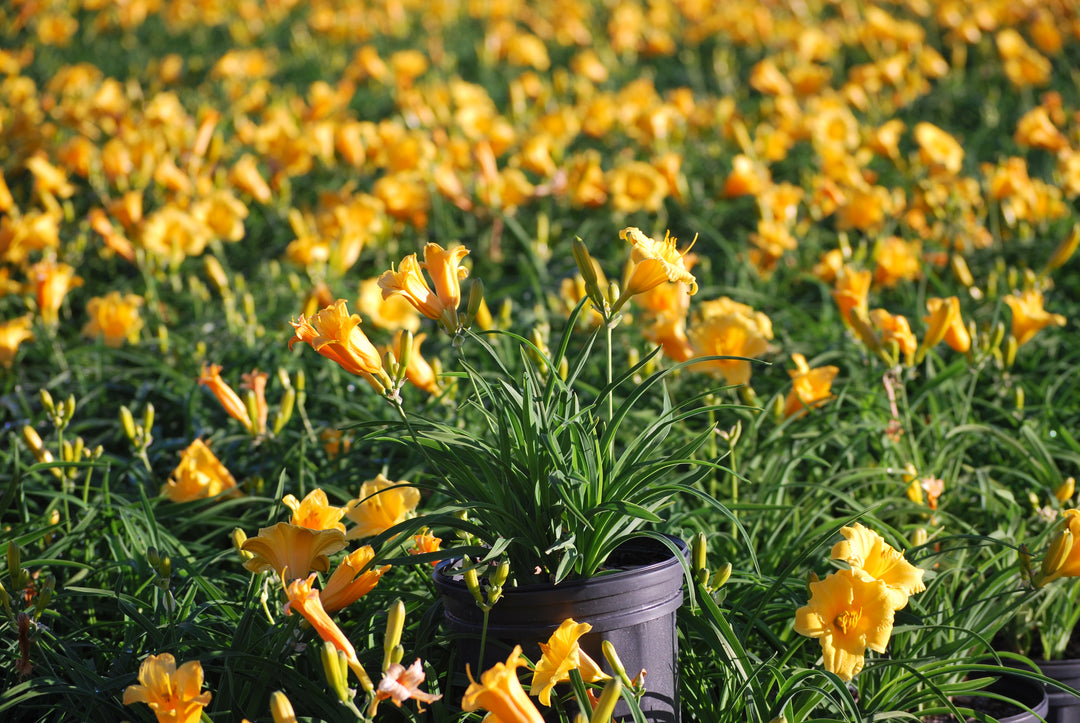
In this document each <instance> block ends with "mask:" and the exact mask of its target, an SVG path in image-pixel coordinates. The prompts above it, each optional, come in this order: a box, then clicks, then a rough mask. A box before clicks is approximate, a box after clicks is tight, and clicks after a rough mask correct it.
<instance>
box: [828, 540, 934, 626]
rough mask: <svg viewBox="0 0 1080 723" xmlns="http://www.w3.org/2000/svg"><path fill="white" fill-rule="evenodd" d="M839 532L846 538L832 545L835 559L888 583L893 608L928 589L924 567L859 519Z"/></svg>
mask: <svg viewBox="0 0 1080 723" xmlns="http://www.w3.org/2000/svg"><path fill="white" fill-rule="evenodd" d="M840 534H841V535H843V536H844V538H845V539H844V540H842V541H841V542H838V543H836V544H835V545H833V548H832V559H834V560H843V561H844V562H846V563H847V564H848V565H851V567H853V568H858V569H860V570H862V571H863V572H865V573H866V574H867V575H869V576H870V577H872V578H874V579H875V580H881V581H882V582H883V583H885V586H886V587H887V588H888V589H889V599H890V600H891V601H892V604H893V609H894V610H901V609H903V608H904V606H905V605H907V602H908V596H910V595H914V594H915V593H917V592H922V591H923V590H925V589H926V586H925V585H924V584H923V581H922V576H923V570H922V569H920V568H918V567H915V566H914V565H912V564H911V563H910V562H908V561H907V560H905V559H904V554H903V553H902V552H900V551H898V550H896V549H895V548H893V547H892V546H891V545H890V544H889V543H887V542H885V539H884V538H883V537H882V536H881V535H879V534H878V533H876V532H874V531H873V530H871V529H868V528H866V527H864V526H863V525H861V524H860V523H858V522H856V523H855V524H854V525H852V526H850V527H844V528H843V529H841V530H840Z"/></svg>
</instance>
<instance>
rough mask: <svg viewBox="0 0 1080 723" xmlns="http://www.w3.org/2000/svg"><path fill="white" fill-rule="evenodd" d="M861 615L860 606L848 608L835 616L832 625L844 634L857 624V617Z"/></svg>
mask: <svg viewBox="0 0 1080 723" xmlns="http://www.w3.org/2000/svg"><path fill="white" fill-rule="evenodd" d="M861 617H862V608H848V609H847V610H845V611H843V612H842V613H840V614H839V615H837V616H836V618H835V619H834V620H833V625H834V626H835V627H837V628H839V629H840V632H842V633H843V634H844V635H847V634H848V633H850V632H851V631H852V630H854V629H855V626H856V625H858V624H859V618H861Z"/></svg>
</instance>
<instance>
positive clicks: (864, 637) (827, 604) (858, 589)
mask: <svg viewBox="0 0 1080 723" xmlns="http://www.w3.org/2000/svg"><path fill="white" fill-rule="evenodd" d="M840 532H841V534H843V536H844V540H842V541H841V542H838V543H836V545H834V546H833V549H832V559H834V560H840V561H842V562H845V563H847V565H848V566H849V567H848V568H847V569H843V570H838V571H836V572H833V573H830V574H829V575H828V576H827V577H826V578H825V579H824V580H821V581H814V582H811V583H810V602H809V603H808V604H807V605H805V606H803V607H801V608H799V609H798V610H797V611H796V613H795V631H796V632H797V633H799V634H800V635H806V636H807V637H811V638H817V639H818V641H819V642H820V644H821V653H822V660H823V665H824V666H825V670H827V671H829V672H830V673H835V674H836V675H838V676H839V677H840V678H841V680H845V681H847V680H851V679H852V678H853V677H855V676H856V675H858V673H859V671H861V670H862V669H863V665H864V664H865V654H866V650H867V648H869V649H870V650H873V651H875V652H878V653H884V652H885V648H886V646H888V644H889V638H890V637H891V636H892V628H893V614H894V612H895V611H897V610H902V609H903V608H904V607H906V606H907V603H908V597H909V596H911V595H914V594H915V593H918V592H922V591H923V590H925V589H926V587H925V585H923V582H922V576H923V571H922V570H921V569H919V568H917V567H915V566H914V565H912V564H911V563H910V562H908V561H907V560H905V559H904V555H903V553H901V552H899V551H898V550H896V549H894V548H893V547H892V546H890V545H889V544H888V543H887V542H885V540H884V539H882V537H881V535H879V534H878V533H876V532H874V531H873V530H870V529H868V528H866V527H864V526H863V525H861V524H860V523H855V524H854V525H852V526H850V527H844V528H843V529H842V530H840Z"/></svg>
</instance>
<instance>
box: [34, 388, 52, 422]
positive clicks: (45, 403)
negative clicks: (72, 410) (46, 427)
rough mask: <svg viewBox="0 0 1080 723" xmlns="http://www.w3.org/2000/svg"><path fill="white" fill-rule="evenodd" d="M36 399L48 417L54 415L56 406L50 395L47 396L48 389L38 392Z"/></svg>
mask: <svg viewBox="0 0 1080 723" xmlns="http://www.w3.org/2000/svg"><path fill="white" fill-rule="evenodd" d="M38 398H39V399H41V406H42V407H44V408H45V411H46V412H47V413H48V414H49V415H50V416H52V415H55V414H56V404H55V403H54V402H53V398H52V395H51V394H49V390H48V389H41V390H40V391H39V392H38Z"/></svg>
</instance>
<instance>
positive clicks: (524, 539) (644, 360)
mask: <svg viewBox="0 0 1080 723" xmlns="http://www.w3.org/2000/svg"><path fill="white" fill-rule="evenodd" d="M620 236H621V237H622V238H623V239H625V240H626V241H629V242H630V243H631V244H632V250H631V260H630V263H629V265H628V270H627V271H626V274H625V276H624V281H623V283H622V284H621V288H619V287H618V286H616V285H608V284H606V283H605V282H604V281H603V274H602V272H601V271H600V269H599V265H598V264H597V262H596V261H595V260H594V259H593V258H592V257H591V256H590V254H589V252H588V250H587V249H586V247H585V244H584V243H583V242H582V241H581V240H580V239H579V240H577V241H576V242H575V244H574V256H575V261H576V262H577V266H578V269H579V271H580V274H581V281H582V282H583V283H582V286H583V289H584V294H583V295H582V298H581V299H580V300H579V301H578V303H577V304H576V306H575V307H574V309H573V311H572V312H571V314H570V316H569V319H568V320H567V323H566V326H565V329H564V331H563V333H562V334H561V336H560V337H559V338H558V341H557V343H554V344H552V345H551V347H550V348H548V347H547V345H546V344H544V343H543V342H542V341H541V340H536V341H532V340H530V339H527V338H526V337H524V336H521V335H519V334H516V333H514V332H511V331H506V330H488V331H481V332H477V331H475V330H474V329H472V328H471V326H472V323H473V321H474V319H475V318H476V315H477V312H478V310H479V309H480V308H481V302H482V293H483V291H482V285H481V284H480V283H479V282H478V281H476V280H472V281H471V288H470V290H469V298H468V301H467V304H466V307H465V309H464V310H461V309H459V307H460V305H461V301H462V290H461V282H462V281H463V280H464V279H465V278H466V276H467V272H466V270H465V269H464V268H463V267H462V266H461V265H460V263H461V260H462V259H463V258H464V257H465V256H466V255H467V254H468V250H467V249H465V248H464V247H461V246H457V247H454V248H451V249H443V248H442V247H440V246H438V245H437V244H428V245H427V248H426V249H425V252H424V257H425V261H424V263H423V264H421V263H420V262H419V260H418V259H417V257H416V255H415V254H412V255H409V256H406V257H405V258H404V259H403V260H402V261H401V263H400V264H398V265H397V267H396V268H395V269H391V270H389V271H387V272H385V273H384V274H383V275H382V276H381V277H380V279H379V286H380V287H381V288H382V292H383V296H384V298H389V297H392V296H400V297H402V298H404V299H406V300H407V301H409V302H410V303H411V304H412V305H413V306H414V307H415V308H416V309H417V310H418V311H419V312H420V313H421V314H423V315H424V316H426V317H428V318H430V319H433V320H435V321H437V322H439V324H440V325H441V326H442V327H443V329H445V331H446V332H447V333H449V334H450V335H451V337H452V339H453V346H454V348H455V349H457V350H458V358H457V362H456V363H457V370H455V371H454V372H453V375H454V377H455V378H456V381H457V384H456V386H457V388H456V390H455V407H454V410H453V416H452V418H451V419H449V420H444V419H437V418H435V417H434V416H432V415H430V414H424V413H420V412H417V411H416V410H415V409H413V408H412V406H411V405H410V404H409V402H408V401H407V400H404V399H403V398H402V395H401V393H400V392H401V389H402V385H403V382H404V380H405V378H406V375H407V371H408V369H409V364H410V361H411V359H410V354H411V350H412V348H413V347H412V342H411V339H409V336H408V335H407V334H406V335H404V337H403V338H402V340H401V343H400V345H399V347H398V348H397V349H396V350H395V351H396V353H392V354H390V355H387V357H386V359H385V361H384V359H383V358H382V357H380V355H379V354H378V353H377V352H376V350H375V347H374V346H373V345H372V344H371V342H370V341H368V340H367V338H366V336H365V335H364V334H363V333H362V332H361V331H360V329H359V327H358V325H359V322H360V319H359V317H358V316H356V315H351V316H350V315H348V313H347V310H346V309H345V307H344V302H338V305H335V306H331V307H328V308H326V309H324V310H323V311H321V312H319V313H318V314H316V315H315V316H314V317H313V318H311V319H310V320H306V319H304V318H303V317H301V318H300V319H299V321H298V322H295V323H294V327H295V328H296V338H295V339H294V341H304V342H307V343H310V344H311V346H312V347H313V348H315V349H316V350H317V351H319V352H320V353H321V354H323V355H324V356H327V357H328V358H330V359H333V360H334V361H336V362H337V363H339V364H340V365H341V366H342V367H344V368H345V369H347V370H348V371H350V372H352V373H354V374H358V375H360V376H362V377H364V378H365V379H366V380H367V381H368V382H369V383H370V384H371V385H372V387H373V388H375V389H376V391H378V392H379V393H380V394H381V395H382V396H384V397H385V398H386V399H387V400H388V401H389V402H390V403H391V406H392V407H393V408H394V409H395V410H396V412H397V417H396V419H395V420H392V421H390V422H386V423H379V424H376V425H366V426H369V427H370V426H375V427H376V429H375V430H374V431H370V432H369V434H370V436H371V438H373V439H382V440H392V441H394V442H397V443H400V444H403V445H405V446H407V447H408V448H409V449H411V450H412V451H413V452H414V453H415V456H416V457H417V459H418V460H419V462H420V464H421V465H422V466H423V467H424V475H425V476H424V478H423V480H424V481H418V482H415V484H416V485H417V486H419V487H420V488H421V489H425V488H426V489H427V490H429V491H430V494H431V502H432V504H433V505H435V508H434V509H433V510H432V511H431V512H430V513H429V514H427V515H421V516H420V517H417V518H415V519H411V520H408V521H406V522H404V523H402V524H401V525H399V526H397V527H396V528H392V529H391V530H389V531H388V532H387V534H400V533H404V532H409V531H413V530H416V529H419V528H420V527H423V526H427V527H433V526H436V525H441V526H444V527H446V526H450V527H453V528H456V529H457V531H458V535H459V537H461V538H462V541H463V544H462V545H461V546H460V547H458V548H457V549H456V550H455V551H454V558H453V559H450V560H444V561H443V562H442V563H440V564H439V565H438V566H437V567H436V571H435V580H436V585H437V587H438V589H439V591H440V593H441V594H442V595H443V598H444V602H445V606H446V617H447V620H448V622H449V624H450V625H451V627H452V629H455V630H457V631H458V632H460V633H462V634H463V635H464V636H465V637H466V638H468V637H469V636H472V637H473V640H472V641H471V642H468V641H467V640H466V642H465V643H464V647H463V648H462V650H463V652H464V657H465V658H466V660H467V661H471V665H472V666H475V668H474V669H481V668H480V666H481V665H483V661H484V660H485V658H486V660H487V661H488V663H491V662H494V656H495V655H496V651H499V653H498V654H499V656H500V659H501V658H503V657H505V653H504V652H501V651H502V650H509V649H510V648H511V647H513V646H514V645H517V644H522V645H524V646H525V651H526V654H527V655H529V654H535V651H536V650H537V647H538V644H539V643H541V642H543V641H545V640H547V639H548V637H549V636H550V635H551V634H552V633H553V632H554V631H555V630H556V629H558V628H559V627H560V625H561V624H563V623H564V621H565V620H567V619H569V618H574V619H576V620H578V621H580V622H583V623H587V624H589V625H591V632H590V633H589V634H587V635H585V636H583V637H582V639H581V641H580V645H581V648H582V650H584V651H587V653H588V654H589V655H592V656H593V657H594V658H596V659H598V660H599V659H602V654H601V643H602V642H603V641H604V640H607V641H609V642H612V643H614V648H615V650H616V652H617V653H618V654H619V655H620V656H621V657H622V660H623V662H624V664H625V668H626V669H627V670H632V671H636V670H639V669H642V668H644V669H646V670H647V672H648V682H647V684H646V685H645V688H646V689H647V692H646V693H645V696H644V698H642V700H641V705H642V708H643V709H644V710H645V711H646V715H647V716H649V717H651V719H653V720H661V719H662V720H677V718H678V703H677V690H678V687H677V680H676V675H677V652H676V650H677V643H676V633H675V627H674V613H675V609H676V608H678V607H679V605H680V604H681V602H682V581H683V576H684V569H685V568H686V563H685V558H686V553H687V546H686V544H685V543H683V542H682V541H681V540H678V539H677V538H674V537H671V536H667V535H664V534H662V532H661V531H659V530H656V529H653V528H650V525H655V524H657V523H661V522H662V517H661V516H660V514H659V513H660V512H662V511H663V509H664V508H665V506H666V505H668V504H669V503H670V502H671V501H672V499H673V498H674V497H675V496H676V495H680V494H688V495H694V496H697V497H698V498H700V499H701V500H702V501H703V502H704V503H705V504H710V505H714V506H716V507H717V508H719V509H720V510H721V511H722V513H724V514H729V513H728V512H727V510H726V509H724V508H723V506H722V505H720V503H718V502H717V501H716V500H715V499H713V498H712V497H711V496H710V495H708V494H706V493H705V492H704V491H703V486H702V485H701V484H700V483H701V482H702V481H703V480H704V479H705V478H707V477H708V476H709V475H711V474H714V473H715V472H716V468H717V466H718V465H717V462H716V460H710V459H707V458H705V457H703V450H704V449H705V447H706V443H708V442H710V441H711V437H712V435H713V434H714V431H713V426H712V423H711V422H709V421H705V420H710V419H712V418H714V417H715V414H716V413H717V411H718V410H719V409H720V407H719V406H717V405H715V404H712V403H707V402H706V399H707V397H708V394H709V392H711V391H714V390H703V391H702V392H700V393H699V394H697V395H695V396H693V397H691V398H688V399H683V400H679V401H674V400H672V399H671V397H670V395H669V394H668V392H667V387H666V384H665V381H666V380H667V379H668V377H669V375H671V374H672V373H673V372H674V371H675V370H677V369H679V368H681V367H683V366H685V365H686V364H690V363H695V362H700V361H701V360H702V359H694V360H691V361H689V362H684V363H680V364H676V365H673V366H670V367H666V368H659V369H657V368H656V367H657V364H656V363H655V357H656V356H657V354H658V353H659V351H660V349H659V348H656V349H654V350H652V352H651V353H646V354H644V355H643V356H642V357H641V358H640V360H638V361H637V362H636V363H634V364H632V365H630V366H629V368H626V369H621V370H618V371H616V369H615V365H614V363H613V360H614V353H613V352H614V347H613V338H612V337H613V333H614V331H615V330H616V328H617V327H618V326H619V322H620V320H621V318H622V315H621V311H622V310H623V309H624V307H625V306H626V304H627V302H628V301H629V300H630V299H631V298H632V297H634V296H635V295H637V294H643V293H649V292H652V291H654V290H657V289H662V290H663V291H665V292H667V293H675V294H687V295H689V294H693V293H695V292H696V290H697V285H696V281H695V279H694V276H693V275H692V274H691V273H690V271H689V270H688V268H687V265H686V264H685V263H684V260H683V256H684V254H685V251H680V250H679V249H678V248H677V246H676V240H675V239H674V238H672V237H670V236H668V237H665V238H664V239H663V240H662V241H657V240H654V239H652V238H651V237H649V236H647V235H646V234H644V233H643V232H641V231H640V230H639V229H637V228H627V229H625V230H623V231H622V232H621V234H620ZM424 269H426V271H427V274H428V276H429V277H430V280H431V283H430V284H429V283H428V280H427V278H425V276H424V274H423V270H424ZM590 315H591V316H592V319H591V320H592V322H593V323H592V324H591V327H592V329H591V331H586V332H584V333H581V330H582V328H587V327H589V326H590V324H588V323H586V322H588V321H589V317H590ZM597 357H599V360H600V361H599V363H597ZM729 516H730V514H729ZM732 519H734V518H732ZM628 629H629V630H632V631H633V632H630V633H627V632H626V630H628ZM477 639H479V640H480V641H481V642H479V643H477ZM499 644H501V646H503V647H500V646H499ZM485 653H486V655H485ZM487 656H491V657H487ZM639 682H640V680H639ZM638 687H639V688H640V685H639V686H638ZM640 692H641V691H640V690H639V691H638V693H639V694H640ZM650 711H652V712H651V713H650Z"/></svg>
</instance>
